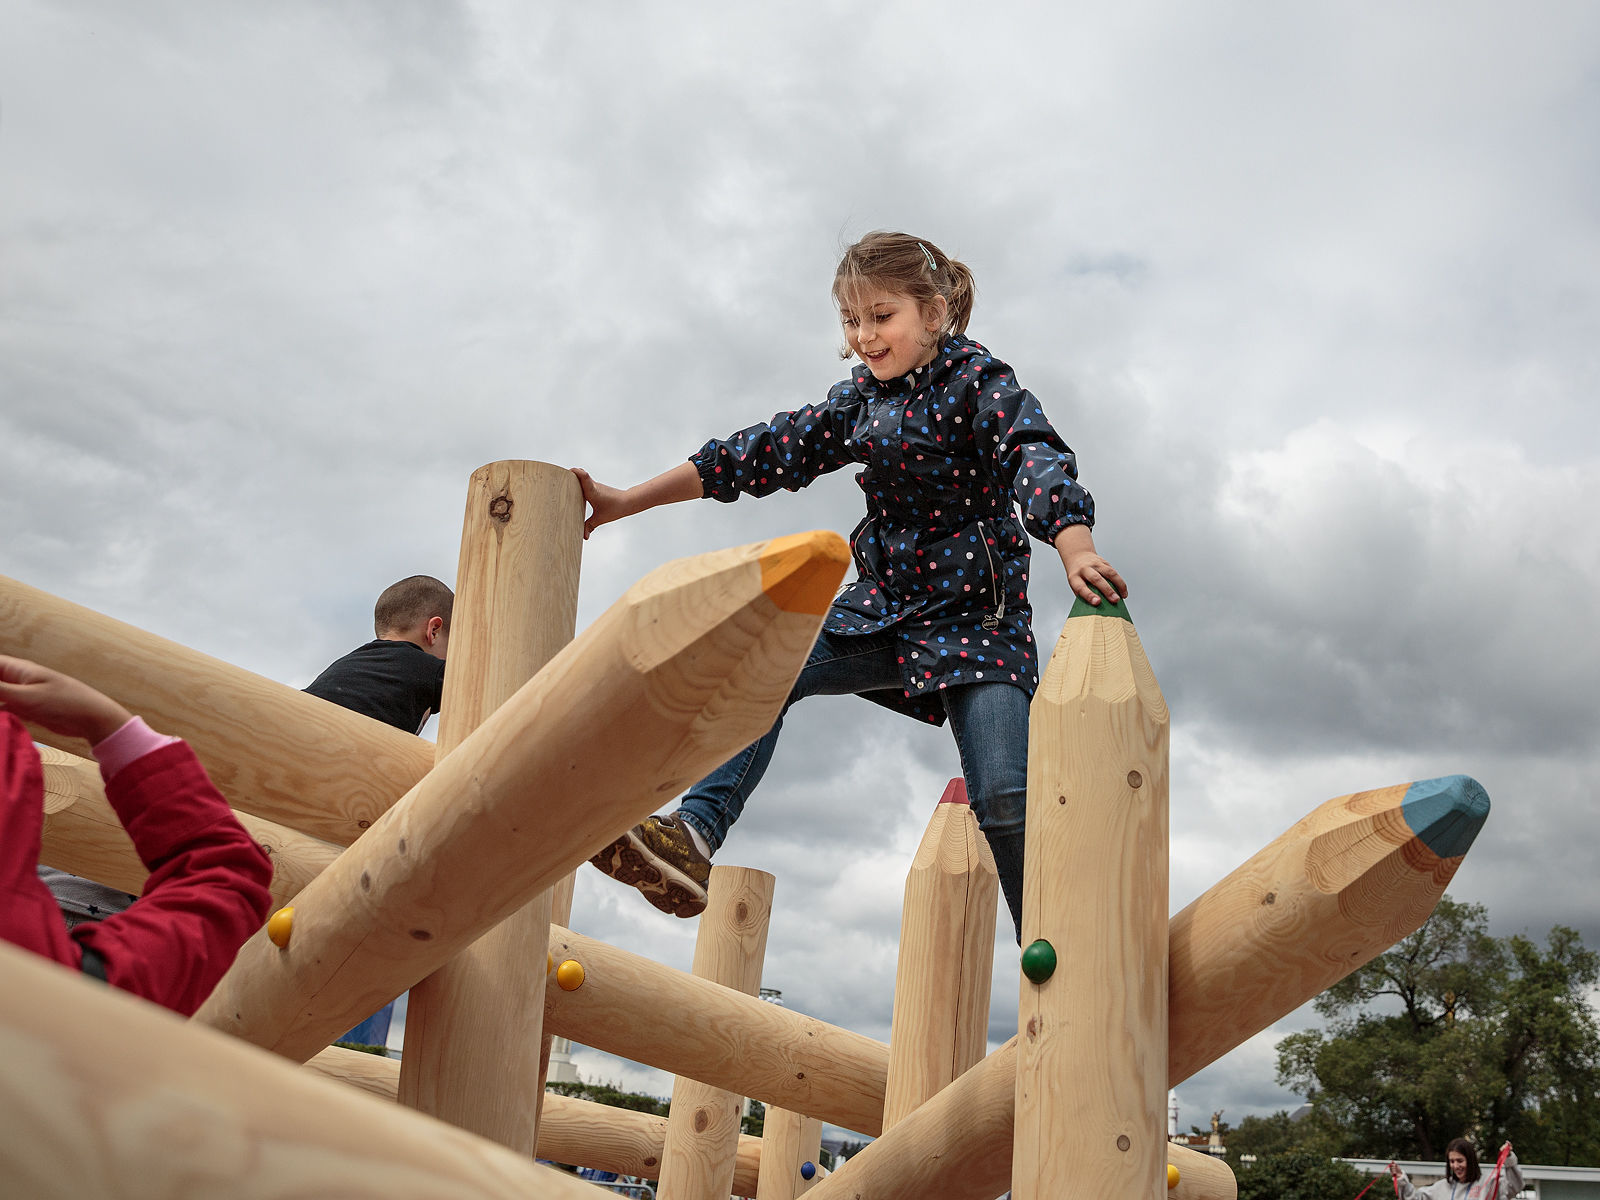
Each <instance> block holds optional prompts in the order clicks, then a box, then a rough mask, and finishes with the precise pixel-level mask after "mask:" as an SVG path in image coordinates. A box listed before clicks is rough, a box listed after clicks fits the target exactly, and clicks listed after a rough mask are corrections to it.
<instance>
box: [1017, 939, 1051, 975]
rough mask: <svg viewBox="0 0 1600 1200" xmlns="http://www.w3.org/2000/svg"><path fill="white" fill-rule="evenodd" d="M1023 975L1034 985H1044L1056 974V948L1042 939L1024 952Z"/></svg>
mask: <svg viewBox="0 0 1600 1200" xmlns="http://www.w3.org/2000/svg"><path fill="white" fill-rule="evenodd" d="M1022 973H1023V974H1024V975H1026V976H1027V977H1028V978H1029V979H1031V980H1033V982H1034V983H1043V982H1044V981H1045V980H1046V979H1049V978H1050V976H1052V975H1054V974H1055V973H1056V948H1055V947H1054V946H1052V945H1051V944H1050V943H1049V942H1047V941H1045V940H1044V939H1043V938H1040V939H1039V940H1038V941H1037V942H1034V943H1033V944H1032V945H1031V946H1029V947H1028V948H1027V949H1026V950H1024V951H1023V952H1022Z"/></svg>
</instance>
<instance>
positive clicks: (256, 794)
mask: <svg viewBox="0 0 1600 1200" xmlns="http://www.w3.org/2000/svg"><path fill="white" fill-rule="evenodd" d="M0 654H15V655H18V656H19V657H22V658H31V659H33V660H34V661H35V662H37V663H42V664H43V665H44V666H47V667H51V668H53V669H54V670H57V671H64V672H66V673H67V674H68V675H74V676H76V677H77V678H79V679H81V680H83V681H84V682H85V683H87V684H89V685H90V686H92V687H95V688H98V689H99V690H100V691H102V692H104V693H106V695H108V696H111V697H113V698H114V699H116V700H117V701H119V702H120V703H121V704H122V705H123V706H124V707H126V708H127V709H128V710H129V711H131V712H134V713H137V714H138V715H140V716H142V717H143V718H144V719H145V720H146V721H148V722H149V723H150V725H151V726H152V727H153V728H155V729H158V730H160V731H161V732H162V733H170V734H176V735H177V736H179V737H182V738H184V739H185V740H186V741H188V743H189V744H190V745H191V746H193V747H194V751H195V753H196V754H197V755H199V756H200V761H201V762H203V763H204V764H205V767H206V771H207V773H208V774H209V775H210V776H211V778H212V780H213V781H214V782H215V783H216V785H217V787H218V788H219V789H220V790H221V791H222V794H223V795H224V796H226V797H227V798H228V802H229V803H230V804H232V805H233V806H234V807H235V808H237V809H242V810H243V811H245V812H248V813H254V814H255V815H256V816H258V817H265V818H266V819H267V820H269V821H276V822H278V823H279V824H280V825H287V826H288V827H289V828H291V829H297V830H299V831H300V832H301V833H307V834H310V835H311V836H313V837H317V838H321V839H323V840H324V841H329V842H337V843H338V844H339V845H341V846H345V845H349V844H350V843H351V842H353V841H354V840H355V839H356V838H358V837H360V836H361V832H362V830H364V829H366V828H367V827H369V826H370V825H371V824H372V823H373V822H374V821H376V820H377V819H378V817H379V815H380V814H381V813H382V812H383V811H384V810H385V809H387V808H388V807H389V806H390V805H391V804H393V803H394V801H395V800H396V799H397V798H398V797H400V796H401V795H403V794H404V793H405V791H406V789H407V788H409V787H411V786H412V785H413V784H415V783H416V782H417V780H419V779H421V778H422V776H423V775H424V774H426V773H427V771H428V769H429V768H430V767H432V766H433V746H432V745H430V744H429V743H428V742H425V741H423V740H422V739H421V738H417V737H413V736H411V735H410V734H408V733H402V732H400V731H399V730H398V729H391V728H389V726H387V725H383V724H381V723H379V722H377V721H374V720H372V718H370V717H364V716H362V715H361V714H360V713H354V712H351V711H350V710H349V709H345V708H340V707H339V706H338V705H337V704H329V703H328V702H327V701H326V700H319V699H318V698H317V697H315V696H311V695H307V694H306V693H305V692H300V691H296V690H295V689H294V688H291V687H287V686H285V685H284V684H281V683H275V682H273V681H272V680H270V679H265V678H263V677H262V676H260V675H256V674H253V673H252V672H250V671H246V670H243V669H241V668H239V667H235V666H231V665H230V664H228V663H225V662H223V661H221V660H220V659H215V658H212V657H210V656H209V655H206V654H201V653H199V652H198V651H196V650H190V649H189V648H188V647H187V646H181V645H179V644H178V643H177V642H171V641H168V640H167V639H166V638H163V637H157V636H156V635H155V634H153V633H147V632H146V631H144V630H143V629H139V628H136V627H135V626H132V625H127V624H124V623H123V622H121V621H116V620H113V619H112V618H110V617H106V616H102V615H101V614H100V613H97V612H94V611H93V610H92V609H87V608H83V607H81V606H79V605H76V604H72V603H70V602H68V601H66V600H62V599H59V598H58V597H55V596H52V595H50V594H49V593H48V592H41V591H39V590H38V589H37V588H31V587H28V586H27V585H26V584H23V583H18V582H17V581H16V580H14V579H7V578H6V577H5V576H0ZM31 729H32V733H33V736H34V737H36V738H37V739H38V740H39V741H41V742H43V743H45V744H46V745H50V746H56V747H58V748H59V749H63V750H71V751H77V750H79V749H81V748H82V744H81V743H80V742H78V741H76V740H75V739H72V738H63V737H61V736H60V735H58V734H53V733H51V732H49V731H48V730H46V729H44V728H42V727H39V726H33V727H31Z"/></svg>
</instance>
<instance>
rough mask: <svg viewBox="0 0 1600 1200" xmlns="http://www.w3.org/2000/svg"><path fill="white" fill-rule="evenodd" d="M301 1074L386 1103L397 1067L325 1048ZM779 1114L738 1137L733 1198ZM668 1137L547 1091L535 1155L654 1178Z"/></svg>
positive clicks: (752, 1173) (746, 1189)
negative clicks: (760, 1130)
mask: <svg viewBox="0 0 1600 1200" xmlns="http://www.w3.org/2000/svg"><path fill="white" fill-rule="evenodd" d="M304 1069H305V1070H307V1071H315V1072H316V1073H317V1074H319V1075H325V1076H327V1077H328V1078H330V1079H338V1080H341V1081H342V1082H344V1083H346V1084H349V1085H350V1086H352V1087H357V1088H360V1089H361V1090H362V1091H364V1092H368V1093H370V1094H372V1095H374V1096H379V1097H381V1098H383V1099H385V1100H390V1101H392V1100H394V1099H395V1096H396V1093H397V1091H398V1088H399V1080H400V1064H399V1063H398V1062H396V1061H395V1060H394V1059H392V1058H378V1057H377V1056H376V1055H373V1054H363V1053H362V1052H361V1051H359V1050H349V1049H346V1048H345V1047H343V1046H329V1047H328V1048H327V1049H326V1050H324V1051H323V1052H322V1053H321V1054H318V1055H317V1056H316V1057H315V1058H313V1059H312V1060H311V1061H310V1062H308V1063H306V1065H305V1067H304ZM778 1111H779V1110H777V1109H774V1108H768V1109H767V1126H766V1131H765V1133H764V1134H763V1136H761V1137H752V1136H751V1135H750V1134H748V1133H745V1134H740V1135H739V1155H738V1159H737V1161H736V1163H735V1165H734V1169H733V1191H734V1194H735V1195H739V1196H748V1195H751V1194H752V1193H754V1192H755V1191H756V1187H757V1177H758V1175H759V1173H760V1170H761V1163H762V1160H763V1159H764V1158H766V1157H767V1155H768V1147H769V1146H772V1145H774V1141H773V1139H774V1131H773V1118H772V1114H773V1113H775V1112H778ZM797 1120H799V1121H801V1122H805V1123H807V1127H808V1128H809V1129H810V1130H811V1131H812V1132H813V1144H812V1145H811V1148H810V1151H809V1156H810V1160H811V1161H812V1162H815V1161H816V1153H817V1148H816V1145H815V1144H814V1143H815V1140H816V1138H817V1137H818V1136H820V1134H821V1130H822V1123H821V1122H820V1121H815V1120H813V1119H812V1118H811V1117H800V1118H797ZM666 1136H667V1118H665V1117H658V1116H656V1115H654V1114H653V1113H644V1112H635V1111H634V1110H633V1109H630V1108H612V1107H610V1106H609V1105H605V1104H595V1103H594V1102H592V1101H589V1100H579V1099H576V1098H575V1097H572V1096H562V1095H558V1094H557V1093H555V1092H546V1093H545V1097H544V1111H543V1112H542V1113H541V1115H540V1117H539V1151H538V1155H539V1157H540V1158H544V1159H549V1160H550V1161H552V1162H559V1163H570V1164H571V1165H573V1166H580V1167H598V1168H599V1169H601V1170H603V1171H615V1172H617V1173H618V1174H619V1175H638V1176H640V1177H641V1178H643V1179H654V1178H656V1177H657V1176H658V1175H659V1174H660V1173H661V1155H662V1152H663V1146H664V1144H665V1142H666ZM785 1154H788V1156H789V1157H793V1152H791V1151H790V1150H789V1148H788V1144H787V1142H785V1143H784V1144H783V1145H780V1146H779V1147H778V1150H777V1155H778V1161H779V1163H780V1164H782V1163H783V1162H785V1161H786V1160H785ZM791 1169H792V1168H791ZM758 1200H764V1197H758Z"/></svg>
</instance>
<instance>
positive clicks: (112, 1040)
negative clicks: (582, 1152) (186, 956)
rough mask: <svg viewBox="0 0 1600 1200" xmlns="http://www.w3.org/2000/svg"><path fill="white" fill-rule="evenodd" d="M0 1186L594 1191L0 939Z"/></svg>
mask: <svg viewBox="0 0 1600 1200" xmlns="http://www.w3.org/2000/svg"><path fill="white" fill-rule="evenodd" d="M0 1056H3V1057H4V1060H5V1064H6V1069H5V1070H4V1071H3V1072H0V1195H5V1196H19V1197H21V1196H26V1197H29V1198H30V1200H69V1198H70V1200H96V1198H101V1197H103V1198H105V1200H110V1198H111V1197H117V1198H118V1200H166V1198H167V1197H172V1196H184V1197H192V1198H194V1200H268V1198H272V1197H282V1196H290V1195H293V1196H340V1197H350V1198H353V1200H361V1198H370V1200H434V1198H436V1197H439V1196H450V1197H453V1198H457V1197H458V1198H461V1200H527V1198H528V1197H540V1198H541V1200H594V1197H595V1191H594V1189H593V1188H592V1187H591V1186H590V1185H588V1184H585V1183H583V1182H582V1181H580V1180H577V1179H574V1178H573V1177H572V1176H570V1175H563V1174H561V1173H559V1172H556V1171H552V1170H551V1169H549V1168H548V1167H541V1166H538V1165H536V1164H534V1163H533V1162H530V1161H529V1160H528V1159H526V1158H523V1157H522V1156H520V1155H517V1154H514V1153H513V1152H511V1151H510V1150H507V1149H505V1148H504V1147H502V1146H497V1145H495V1144H494V1143H493V1142H489V1141H485V1140H484V1139H482V1138H477V1137H474V1136H472V1135H471V1134H468V1133H464V1132H462V1131H461V1130H459V1129H455V1128H453V1127H452V1126H449V1125H445V1124H442V1123H441V1122H438V1121H434V1120H432V1119H431V1118H428V1117H424V1116H422V1115H420V1114H418V1113H414V1112H411V1111H409V1110H407V1109H404V1108H400V1107H398V1106H396V1105H393V1104H386V1103H384V1102H382V1101H379V1100H375V1099H373V1098H372V1097H370V1096H363V1095H361V1094H360V1093H359V1092H357V1091H354V1090H352V1089H350V1088H346V1087H341V1086H338V1085H336V1084H334V1083H331V1082H329V1081H328V1080H325V1079H319V1078H317V1077H316V1076H315V1075H313V1074H311V1073H310V1072H306V1071H300V1070H296V1069H295V1068H294V1067H292V1066H290V1065H289V1064H288V1063H286V1062H284V1061H283V1060H282V1059H279V1058H276V1057H274V1056H273V1055H270V1054H264V1053H262V1052H261V1051H260V1050H257V1049H256V1048H254V1047H252V1046H247V1045H244V1044H243V1043H241V1042H239V1041H236V1040H234V1039H231V1038H226V1037H222V1036H220V1035H219V1034H217V1033H216V1032H215V1031H213V1030H208V1029H203V1028H200V1027H197V1026H195V1025H193V1024H190V1023H186V1022H184V1021H183V1020H182V1019H181V1018H179V1017H177V1016H175V1015H174V1014H172V1013H170V1012H167V1011H166V1010H165V1009H161V1008H158V1007H156V1006H155V1005H152V1004H147V1003H145V1002H144V1001H142V1000H139V999H136V998H135V997H133V996H130V995H128V994H127V993H125V992H117V991H113V990H112V989H110V988H107V987H105V986H103V985H101V984H98V983H95V982H94V981H92V980H90V979H89V978H88V977H86V976H84V975H80V974H78V973H77V972H75V971H65V970H62V968H61V967H60V966H58V965H56V964H55V963H52V962H47V961H46V960H44V959H42V958H38V957H36V956H34V955H31V954H28V953H27V952H26V951H23V950H19V949H17V948H15V947H13V946H9V945H3V944H0Z"/></svg>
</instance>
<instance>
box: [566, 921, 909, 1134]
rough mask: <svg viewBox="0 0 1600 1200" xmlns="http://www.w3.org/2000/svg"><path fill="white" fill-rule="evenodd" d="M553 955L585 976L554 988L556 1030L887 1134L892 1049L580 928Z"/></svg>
mask: <svg viewBox="0 0 1600 1200" xmlns="http://www.w3.org/2000/svg"><path fill="white" fill-rule="evenodd" d="M550 954H551V956H552V957H553V958H554V959H555V961H556V962H558V963H559V962H562V961H564V960H566V959H569V958H570V959H576V960H577V962H578V963H580V964H581V965H582V966H583V970H584V977H583V978H584V982H583V986H582V987H581V988H579V989H578V990H577V991H575V992H565V991H562V990H561V989H560V988H559V987H557V986H556V985H555V984H554V983H551V984H549V985H548V986H547V987H546V989H545V1013H544V1023H545V1028H546V1029H548V1030H550V1031H551V1032H552V1033H555V1034H558V1035H560V1036H561V1037H569V1038H571V1039H572V1040H573V1041H575V1042H580V1043H582V1044H583V1045H585V1046H592V1047H594V1048H595V1049H596V1050H604V1051H607V1052H608V1053H611V1054H616V1055H619V1056H621V1057H623V1058H629V1059H633V1060H634V1061H637V1062H643V1063H648V1064H649V1065H650V1066H653V1067H657V1068H659V1069H661V1070H663V1071H669V1072H671V1073H672V1074H674V1075H687V1076H690V1077H692V1078H695V1079H701V1080H704V1081H705V1082H707V1083H714V1084H717V1085H719V1086H721V1087H725V1088H728V1089H729V1090H731V1091H736V1092H738V1093H739V1094H740V1095H743V1096H751V1097H753V1098H755V1099H757V1100H760V1101H761V1102H762V1103H763V1104H775V1105H777V1106H779V1107H780V1108H787V1109H790V1110H792V1111H794V1112H799V1113H804V1114H805V1115H807V1116H812V1117H817V1118H819V1119H821V1120H823V1121H827V1122H829V1123H831V1124H834V1125H839V1126H841V1127H843V1128H845V1129H854V1130H857V1131H859V1132H861V1133H864V1134H867V1135H868V1136H873V1135H876V1134H877V1133H878V1132H879V1131H880V1130H881V1129H882V1123H883V1093H884V1081H885V1077H886V1075H887V1073H888V1068H889V1048H888V1046H886V1045H884V1044H883V1043H882V1042H879V1041H874V1040H873V1039H872V1038H869V1037H865V1036H863V1035H861V1034H859V1033H852V1032H851V1031H850V1030H848V1029H841V1028H839V1027H838V1026H837V1025H829V1024H827V1023H826V1022H824V1021H819V1020H817V1019H816V1018H815V1017H808V1016H806V1015H805V1014H804V1013H798V1012H794V1011H793V1010H791V1009H787V1008H782V1007H780V1006H779V1005H776V1004H768V1003H766V1002H765V1001H762V1000H757V999H755V998H753V997H750V996H745V995H742V994H740V993H738V992H735V991H733V990H732V989H730V988H724V987H718V986H716V985H715V984H712V983H708V982H706V981H705V980H703V979H696V978H695V977H694V976H693V975H690V974H689V973H688V972H687V971H679V970H675V969H674V968H672V967H668V966H665V965H663V964H661V963H658V962H654V961H652V960H650V959H648V958H644V957H642V956H640V955H637V954H630V953H629V952H627V951H626V950H619V949H617V947H615V946H611V945H608V944H607V943H605V942H600V941H596V940H595V939H593V938H589V937H584V936H583V935H582V934H577V933H573V932H572V931H571V930H570V929H560V928H558V927H555V926H552V927H551V929H550Z"/></svg>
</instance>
